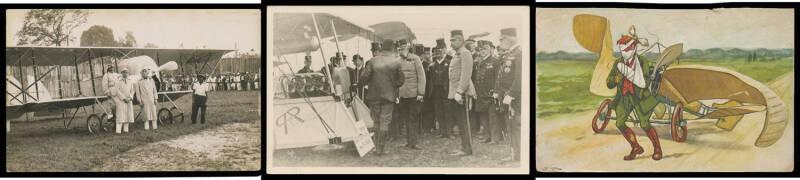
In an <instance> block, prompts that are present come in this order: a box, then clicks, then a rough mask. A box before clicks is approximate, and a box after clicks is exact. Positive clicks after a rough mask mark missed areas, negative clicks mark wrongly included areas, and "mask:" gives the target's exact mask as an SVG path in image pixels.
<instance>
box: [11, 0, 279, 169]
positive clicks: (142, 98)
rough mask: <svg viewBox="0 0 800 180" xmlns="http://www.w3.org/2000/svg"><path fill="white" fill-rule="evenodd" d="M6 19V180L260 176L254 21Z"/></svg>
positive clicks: (51, 15) (212, 13) (241, 13)
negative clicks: (10, 176) (23, 176)
mask: <svg viewBox="0 0 800 180" xmlns="http://www.w3.org/2000/svg"><path fill="white" fill-rule="evenodd" d="M5 13H6V50H5V52H6V54H5V62H6V69H5V70H6V110H5V114H6V125H5V127H6V132H5V133H6V144H5V148H6V154H4V156H6V162H5V167H6V171H7V172H141V171H148V172H153V171H159V172H170V171H258V170H260V169H262V168H261V167H262V163H261V161H262V158H263V157H262V140H263V137H261V132H262V121H261V117H262V111H261V108H262V107H261V92H262V89H263V88H264V87H263V86H264V84H263V82H264V81H263V80H262V78H261V73H262V69H261V65H262V60H261V40H262V39H263V38H262V30H261V29H262V26H263V24H261V19H262V17H261V10H258V9H208V10H207V9H10V10H7V11H5Z"/></svg>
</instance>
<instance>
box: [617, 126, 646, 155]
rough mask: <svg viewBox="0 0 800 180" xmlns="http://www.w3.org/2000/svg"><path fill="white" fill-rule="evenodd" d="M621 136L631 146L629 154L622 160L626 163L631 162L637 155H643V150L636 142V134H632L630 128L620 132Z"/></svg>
mask: <svg viewBox="0 0 800 180" xmlns="http://www.w3.org/2000/svg"><path fill="white" fill-rule="evenodd" d="M622 136H623V137H625V140H627V141H628V143H629V144H631V153H630V154H628V155H627V156H625V157H623V159H624V160H626V161H630V160H633V159H634V158H636V155H637V154H642V153H644V148H642V146H640V145H639V143H638V142H636V134H634V133H633V130H631V128H625V130H624V131H622Z"/></svg>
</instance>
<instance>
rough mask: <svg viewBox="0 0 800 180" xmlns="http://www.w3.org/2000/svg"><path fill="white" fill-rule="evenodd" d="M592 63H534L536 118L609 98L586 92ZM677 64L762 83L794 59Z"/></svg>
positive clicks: (791, 64) (590, 106)
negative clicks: (726, 71)
mask: <svg viewBox="0 0 800 180" xmlns="http://www.w3.org/2000/svg"><path fill="white" fill-rule="evenodd" d="M595 64H596V61H578V60H554V61H537V62H536V74H537V77H536V81H537V87H538V90H537V92H536V98H537V105H536V117H545V116H551V115H554V114H562V113H572V112H580V111H586V110H594V109H596V108H597V106H598V105H599V104H600V102H601V101H602V100H603V99H606V98H612V97H602V96H598V95H595V94H592V93H591V92H589V82H590V81H591V78H592V72H593V71H594V66H595ZM680 64H701V65H709V66H717V67H723V68H727V69H731V70H734V71H737V72H739V73H742V74H744V75H747V76H749V77H751V78H753V79H755V80H758V81H760V82H764V83H766V82H770V81H772V80H775V78H777V77H779V76H781V75H783V74H785V73H787V72H790V71H792V70H794V60H793V59H788V58H784V59H781V60H775V61H772V62H752V63H747V62H746V61H745V60H744V59H727V60H715V61H707V60H695V59H682V60H681V61H680Z"/></svg>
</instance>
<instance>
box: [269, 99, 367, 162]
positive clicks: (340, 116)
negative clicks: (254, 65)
mask: <svg viewBox="0 0 800 180" xmlns="http://www.w3.org/2000/svg"><path fill="white" fill-rule="evenodd" d="M312 106H313V108H312ZM274 107H275V110H274V111H273V112H275V115H274V117H275V122H274V123H275V126H274V127H275V129H274V130H273V131H272V132H271V133H273V135H274V136H273V137H275V143H276V149H287V148H299V147H308V146H316V145H323V144H328V143H329V141H328V138H333V136H331V135H332V134H335V135H336V136H339V137H341V138H342V142H346V141H351V140H353V138H355V137H356V136H357V135H358V130H357V128H356V125H355V123H354V122H356V119H355V118H356V117H354V116H352V115H353V114H354V113H353V111H352V110H351V109H350V108H348V107H346V106H345V105H344V103H343V102H341V101H340V102H337V101H334V99H333V97H331V96H322V97H310V98H308V101H306V100H304V99H302V98H296V99H281V100H276V101H275V105H274ZM354 107H360V106H354ZM357 111H358V110H357ZM316 113H319V116H318V115H317V114H316ZM320 118H322V120H320ZM358 118H359V119H360V120H363V121H371V119H369V118H365V117H358ZM323 121H324V122H325V123H326V124H327V126H328V127H330V130H331V131H329V130H326V128H325V126H326V125H324V124H323V123H322V122H323ZM367 127H369V126H367Z"/></svg>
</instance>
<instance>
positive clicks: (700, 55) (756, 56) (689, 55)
mask: <svg viewBox="0 0 800 180" xmlns="http://www.w3.org/2000/svg"><path fill="white" fill-rule="evenodd" d="M613 55H614V57H621V55H620V53H619V52H614V54H613ZM535 57H536V58H535V60H536V61H539V60H597V58H598V55H597V54H594V53H591V52H579V53H570V52H565V51H556V52H545V51H541V52H537V53H536V56H535ZM791 57H794V49H791V48H786V49H766V48H757V49H741V48H725V49H723V48H709V49H689V50H688V51H685V52H683V54H681V56H680V58H682V59H696V60H709V61H717V60H729V59H745V60H746V61H747V62H765V61H774V60H779V59H782V58H791ZM645 58H647V59H656V58H658V51H657V50H650V52H648V53H646V54H645Z"/></svg>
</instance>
